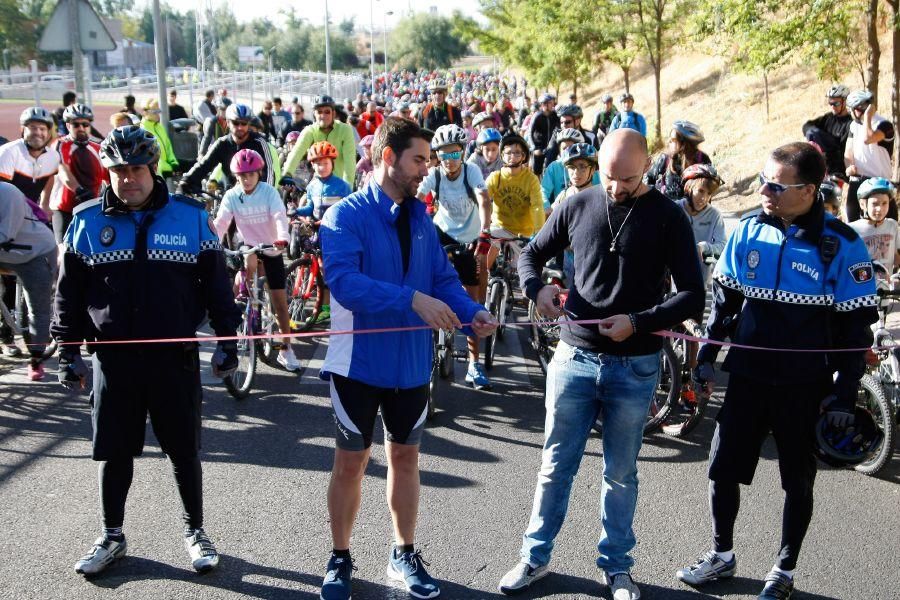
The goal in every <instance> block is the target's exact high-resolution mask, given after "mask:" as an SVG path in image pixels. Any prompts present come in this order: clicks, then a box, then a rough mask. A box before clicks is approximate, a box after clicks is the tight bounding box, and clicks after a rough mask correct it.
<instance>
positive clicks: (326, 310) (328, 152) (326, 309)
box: [297, 141, 352, 323]
mask: <svg viewBox="0 0 900 600" xmlns="http://www.w3.org/2000/svg"><path fill="white" fill-rule="evenodd" d="M337 157H338V149H337V148H336V147H335V146H334V145H333V144H332V143H331V142H325V141H322V142H316V143H314V144H313V145H312V146H310V147H309V150H308V151H307V152H306V160H308V161H309V164H310V165H312V169H313V173H314V175H313V178H312V179H310V180H309V184H308V185H307V186H306V194H304V196H303V198H302V199H301V207H300V208H298V209H297V216H298V217H306V218H307V219H310V220H311V221H312V224H313V225H314V226H315V227H318V223H319V221H321V220H322V217H324V216H325V211H326V210H328V209H329V208H331V207H332V206H333V205H335V204H337V203H338V202H340V201H341V200H343V199H344V198H346V197H347V196H349V195H350V194H351V193H352V190H351V189H350V185H349V184H348V183H347V182H346V181H344V180H343V179H341V178H340V177H338V176H337V175H334V161H335V160H337ZM304 201H305V204H304ZM319 266H320V267H321V266H322V258H321V257H319ZM329 296H330V295H329V293H328V288H327V287H326V288H325V291H324V293H323V299H322V310H321V311H320V312H319V315H318V317H316V323H321V322H323V321H327V320H328V319H330V318H331V304H330V297H329Z"/></svg>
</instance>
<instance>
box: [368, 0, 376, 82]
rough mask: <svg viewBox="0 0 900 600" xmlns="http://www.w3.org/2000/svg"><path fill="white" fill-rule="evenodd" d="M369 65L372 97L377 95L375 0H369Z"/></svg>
mask: <svg viewBox="0 0 900 600" xmlns="http://www.w3.org/2000/svg"><path fill="white" fill-rule="evenodd" d="M369 52H370V60H369V67H370V70H371V71H372V73H371V77H372V94H371V95H372V97H374V96H375V0H369Z"/></svg>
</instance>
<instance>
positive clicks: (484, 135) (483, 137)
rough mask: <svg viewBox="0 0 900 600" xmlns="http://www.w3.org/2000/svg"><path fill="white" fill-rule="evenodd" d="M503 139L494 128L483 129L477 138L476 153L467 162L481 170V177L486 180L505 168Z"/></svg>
mask: <svg viewBox="0 0 900 600" xmlns="http://www.w3.org/2000/svg"><path fill="white" fill-rule="evenodd" d="M502 139H503V137H502V136H501V135H500V132H499V131H497V130H496V129H494V128H493V127H490V128H488V129H482V130H481V132H480V133H479V134H478V137H477V138H475V152H473V153H472V155H471V156H470V157H469V159H468V160H467V161H466V162H467V163H469V164H472V165H475V166H477V167H478V168H479V169H481V176H482V177H484V178H485V179H487V178H488V175H490V174H491V173H493V172H494V171H499V170H500V168H501V167H502V166H503V159H502V158H500V140H502Z"/></svg>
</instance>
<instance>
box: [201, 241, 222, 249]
mask: <svg viewBox="0 0 900 600" xmlns="http://www.w3.org/2000/svg"><path fill="white" fill-rule="evenodd" d="M221 249H222V244H220V243H219V240H202V241H201V242H200V252H203V251H204V250H221Z"/></svg>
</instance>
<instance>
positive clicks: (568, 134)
mask: <svg viewBox="0 0 900 600" xmlns="http://www.w3.org/2000/svg"><path fill="white" fill-rule="evenodd" d="M562 142H575V143H576V144H583V143H584V134H583V133H581V131H580V130H578V129H575V128H574V127H569V128H568V129H560V130H559V133H557V134H556V143H557V144H560V143H562Z"/></svg>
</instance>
